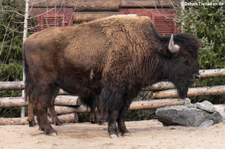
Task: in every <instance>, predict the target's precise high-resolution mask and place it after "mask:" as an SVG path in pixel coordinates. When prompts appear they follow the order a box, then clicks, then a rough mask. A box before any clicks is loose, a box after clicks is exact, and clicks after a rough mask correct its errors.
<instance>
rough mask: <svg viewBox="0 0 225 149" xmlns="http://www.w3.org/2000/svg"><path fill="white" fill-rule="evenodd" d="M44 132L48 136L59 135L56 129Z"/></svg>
mask: <svg viewBox="0 0 225 149" xmlns="http://www.w3.org/2000/svg"><path fill="white" fill-rule="evenodd" d="M44 132H45V134H46V135H58V133H57V131H56V130H55V129H47V130H44Z"/></svg>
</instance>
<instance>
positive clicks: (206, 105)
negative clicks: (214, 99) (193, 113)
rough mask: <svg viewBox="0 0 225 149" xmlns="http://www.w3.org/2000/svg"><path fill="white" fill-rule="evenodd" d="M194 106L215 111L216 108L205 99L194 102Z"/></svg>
mask: <svg viewBox="0 0 225 149" xmlns="http://www.w3.org/2000/svg"><path fill="white" fill-rule="evenodd" d="M196 107H197V108H199V109H202V110H205V111H208V112H211V113H213V112H216V108H215V107H214V106H213V104H212V103H211V102H209V101H207V100H205V101H203V102H197V103H196Z"/></svg>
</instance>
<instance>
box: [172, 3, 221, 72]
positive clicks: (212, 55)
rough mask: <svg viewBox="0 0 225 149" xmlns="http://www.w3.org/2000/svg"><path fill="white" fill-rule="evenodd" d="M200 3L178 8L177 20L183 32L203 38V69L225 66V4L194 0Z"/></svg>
mask: <svg viewBox="0 0 225 149" xmlns="http://www.w3.org/2000/svg"><path fill="white" fill-rule="evenodd" d="M194 2H198V3H199V5H197V6H192V7H188V6H187V7H185V9H184V10H183V9H180V8H179V9H178V13H177V14H178V15H177V18H176V21H177V23H178V24H180V26H181V30H182V32H187V33H191V34H194V35H197V36H198V37H199V38H200V39H201V40H202V44H203V46H202V49H201V51H200V63H201V68H202V69H210V68H224V67H225V4H224V5H219V2H220V1H219V0H212V1H210V3H214V4H216V3H218V5H212V6H206V5H203V4H207V3H209V2H207V1H206V0H205V1H202V0H201V1H200V0H193V1H192V3H194Z"/></svg>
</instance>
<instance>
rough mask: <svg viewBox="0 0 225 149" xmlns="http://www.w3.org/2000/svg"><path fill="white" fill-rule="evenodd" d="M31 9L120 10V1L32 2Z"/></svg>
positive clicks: (41, 0) (36, 0)
mask: <svg viewBox="0 0 225 149" xmlns="http://www.w3.org/2000/svg"><path fill="white" fill-rule="evenodd" d="M29 3H30V7H33V8H40V7H59V8H64V7H70V8H74V9H75V10H77V11H78V10H79V11H84V10H119V5H120V0H44V1H43V0H30V1H29Z"/></svg>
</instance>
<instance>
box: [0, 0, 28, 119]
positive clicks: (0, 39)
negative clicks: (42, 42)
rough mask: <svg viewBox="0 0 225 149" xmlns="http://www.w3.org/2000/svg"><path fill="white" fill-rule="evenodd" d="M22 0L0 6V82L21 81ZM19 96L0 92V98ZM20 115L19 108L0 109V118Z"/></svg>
mask: <svg viewBox="0 0 225 149" xmlns="http://www.w3.org/2000/svg"><path fill="white" fill-rule="evenodd" d="M23 11H24V1H23V0H3V1H2V5H0V81H15V80H22V43H23V41H22V39H23V21H24V17H23V14H24V12H23ZM19 95H20V96H21V91H14V90H8V91H0V97H5V96H8V97H10V96H19ZM19 115H20V110H19V108H0V117H15V116H19Z"/></svg>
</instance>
